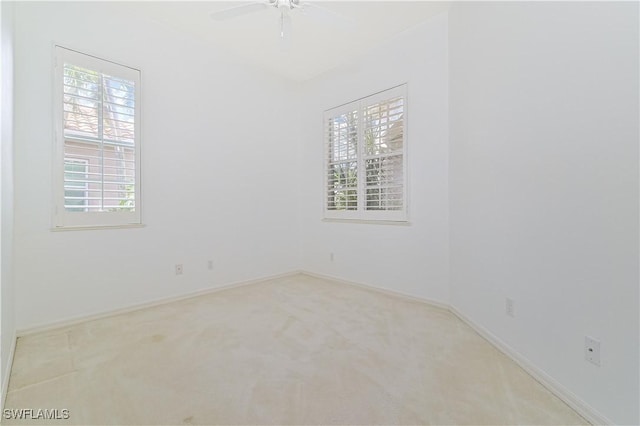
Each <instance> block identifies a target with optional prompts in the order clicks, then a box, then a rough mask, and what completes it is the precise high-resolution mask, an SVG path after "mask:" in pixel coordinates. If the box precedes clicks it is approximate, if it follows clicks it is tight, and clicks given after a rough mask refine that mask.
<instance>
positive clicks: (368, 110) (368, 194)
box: [324, 85, 407, 221]
mask: <svg viewBox="0 0 640 426" xmlns="http://www.w3.org/2000/svg"><path fill="white" fill-rule="evenodd" d="M405 128H406V86H404V85H403V86H399V87H396V88H394V89H390V90H387V91H384V92H380V93H377V94H375V95H372V96H369V97H367V98H363V99H360V100H358V101H355V102H352V103H349V104H346V105H343V106H341V107H338V108H334V109H332V110H329V111H326V112H325V165H326V167H325V172H326V177H325V194H324V195H325V200H324V202H325V217H327V218H336V219H361V220H390V221H405V220H406V217H407V199H406V179H407V176H406V133H405Z"/></svg>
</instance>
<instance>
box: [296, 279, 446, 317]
mask: <svg viewBox="0 0 640 426" xmlns="http://www.w3.org/2000/svg"><path fill="white" fill-rule="evenodd" d="M300 273H301V274H303V275H308V276H310V277H315V278H320V279H324V280H329V281H335V282H338V283H341V284H347V285H350V286H354V287H359V288H362V289H365V290H369V291H375V292H377V293H382V294H385V295H387V296H392V297H398V298H401V299H404V300H409V301H413V302H419V303H424V304H427V305H430V306H433V307H435V308H440V309H445V310H449V305H448V304H447V303H443V302H438V301H437V300H431V299H426V298H423V297H418V296H413V295H411V294H407V293H402V292H399V291H395V290H388V289H386V288H380V287H375V286H372V285H370V284H364V283H361V282H357V281H350V280H345V279H343V278H338V277H334V276H332V275H325V274H319V273H316V272H309V271H301V272H300Z"/></svg>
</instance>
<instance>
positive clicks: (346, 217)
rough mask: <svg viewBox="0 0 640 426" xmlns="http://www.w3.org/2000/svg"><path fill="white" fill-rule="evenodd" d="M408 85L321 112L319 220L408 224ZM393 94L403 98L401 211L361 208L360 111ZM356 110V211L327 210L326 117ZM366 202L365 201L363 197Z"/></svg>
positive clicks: (391, 96)
mask: <svg viewBox="0 0 640 426" xmlns="http://www.w3.org/2000/svg"><path fill="white" fill-rule="evenodd" d="M408 92H409V91H408V84H407V83H403V84H400V85H397V86H393V87H391V88H389V89H385V90H381V91H379V92H376V93H374V94H372V95H369V96H365V97H362V98H359V99H356V100H354V101H351V102H347V103H344V104H341V105H339V106H336V107H333V108H330V109H327V110H325V111H324V113H323V119H322V139H323V140H322V148H323V149H322V153H323V155H322V156H323V159H322V165H323V169H322V175H323V178H322V219H323V221H328V222H331V221H334V222H359V223H374V224H408V223H409V199H408V198H409V197H408V195H409V170H408V164H409V161H408V157H409V155H408V152H409V150H408V144H407V140H408V137H407V136H408V129H409V124H408V123H409V120H408V110H409V108H408V104H409V99H408ZM393 97H402V98H403V99H404V111H403V115H404V116H403V134H402V138H403V139H402V167H403V179H402V191H403V207H402V209H401V210H395V211H389V210H387V211H380V210H365V209H364V203H363V202H362V201H361V199H362V197H363V196H364V197H365V198H366V195H364V194H365V193H366V190H365V186H364V179H362V175H363V174H364V171H365V168H364V167H363V163H364V155H363V149H362V145H363V137H362V135H363V124H362V118H363V117H362V115H363V114H362V111H363V110H364V107H365V106H367V105H371V104H374V103H376V102H380V101H383V100H386V99H390V98H393ZM354 109H357V111H358V131H357V133H358V148H357V163H358V187H357V194H358V209H357V210H329V209H328V193H327V190H328V186H329V181H328V180H329V179H328V178H329V176H328V166H329V145H328V144H329V141H328V137H327V125H328V120H329V119H330V118H331V117H335V116H336V115H340V114H343V113H345V112H348V111H353V110H354ZM365 202H366V200H365Z"/></svg>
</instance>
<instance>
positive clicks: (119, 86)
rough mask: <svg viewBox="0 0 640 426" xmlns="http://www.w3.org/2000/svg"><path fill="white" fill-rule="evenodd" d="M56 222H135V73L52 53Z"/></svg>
mask: <svg viewBox="0 0 640 426" xmlns="http://www.w3.org/2000/svg"><path fill="white" fill-rule="evenodd" d="M55 71H56V72H55V77H56V82H55V96H54V102H55V105H54V113H55V122H56V149H55V159H54V172H55V178H54V180H53V181H54V185H55V188H54V196H55V203H54V224H55V227H57V228H66V227H93V226H122V225H132V224H140V222H141V219H140V218H141V215H140V71H138V70H135V69H132V68H129V67H126V66H123V65H119V64H116V63H113V62H109V61H105V60H102V59H98V58H96V57H93V56H89V55H84V54H82V53H78V52H75V51H72V50H68V49H64V48H62V47H56V64H55Z"/></svg>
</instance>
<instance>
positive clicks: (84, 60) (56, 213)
mask: <svg viewBox="0 0 640 426" xmlns="http://www.w3.org/2000/svg"><path fill="white" fill-rule="evenodd" d="M65 62H67V63H72V64H74V65H77V66H81V67H85V68H88V69H91V70H93V71H97V72H99V73H103V74H107V75H111V76H117V77H120V78H125V79H128V80H130V81H134V82H135V107H134V114H135V119H134V121H135V122H134V134H135V142H134V152H135V190H134V193H135V210H134V211H102V212H91V211H86V212H77V211H75V212H73V211H71V212H70V211H67V210H66V209H65V206H64V195H65V188H64V174H65V166H64V159H65V137H64V123H63V120H64V112H63V110H64V107H63V90H64V89H63V85H64V64H65ZM53 74H54V83H53V88H54V93H53V103H54V104H53V122H54V153H53V174H54V176H53V179H52V181H53V185H54V187H53V229H54V230H64V229H83V228H103V227H126V226H141V225H142V197H141V189H142V188H141V173H140V170H141V167H140V164H141V156H140V151H141V149H140V147H141V143H140V141H141V132H140V128H141V126H140V116H141V114H140V104H141V96H140V93H141V87H140V80H141V76H140V74H141V72H140V70H138V69H135V68H132V67H129V66H126V65H121V64H119V63H116V62H112V61H108V60H105V59H101V58H98V57H95V56H91V55H87V54H84V53H80V52H77V51H74V50H71V49H67V48H64V47H61V46H57V45H56V46H54V73H53Z"/></svg>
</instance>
